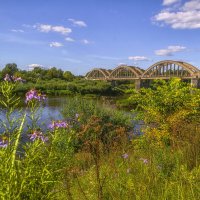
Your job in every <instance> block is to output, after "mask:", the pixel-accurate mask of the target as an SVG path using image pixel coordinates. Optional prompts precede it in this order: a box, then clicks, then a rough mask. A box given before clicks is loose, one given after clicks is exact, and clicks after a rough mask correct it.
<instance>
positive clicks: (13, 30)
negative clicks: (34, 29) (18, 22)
mask: <svg viewBox="0 0 200 200" xmlns="http://www.w3.org/2000/svg"><path fill="white" fill-rule="evenodd" d="M11 31H12V32H15V33H24V31H23V30H22V29H12V30H11Z"/></svg>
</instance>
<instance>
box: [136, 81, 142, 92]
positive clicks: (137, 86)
mask: <svg viewBox="0 0 200 200" xmlns="http://www.w3.org/2000/svg"><path fill="white" fill-rule="evenodd" d="M140 88H141V79H136V80H135V89H136V90H139V89H140Z"/></svg>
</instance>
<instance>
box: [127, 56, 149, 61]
mask: <svg viewBox="0 0 200 200" xmlns="http://www.w3.org/2000/svg"><path fill="white" fill-rule="evenodd" d="M128 59H129V60H133V61H148V60H149V59H148V58H147V57H145V56H129V57H128Z"/></svg>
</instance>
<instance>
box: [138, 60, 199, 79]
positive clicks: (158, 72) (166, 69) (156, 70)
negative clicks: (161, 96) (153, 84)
mask: <svg viewBox="0 0 200 200" xmlns="http://www.w3.org/2000/svg"><path fill="white" fill-rule="evenodd" d="M170 77H180V78H185V79H187V78H198V77H200V70H199V69H198V68H196V67H195V66H193V65H191V64H189V63H186V62H182V61H173V60H164V61H160V62H157V63H155V64H153V65H151V66H150V67H149V68H148V69H147V70H145V72H144V73H143V74H142V76H141V78H142V79H153V78H170Z"/></svg>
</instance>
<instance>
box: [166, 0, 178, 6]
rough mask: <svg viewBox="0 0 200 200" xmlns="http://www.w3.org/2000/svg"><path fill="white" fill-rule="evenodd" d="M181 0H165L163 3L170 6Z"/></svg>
mask: <svg viewBox="0 0 200 200" xmlns="http://www.w3.org/2000/svg"><path fill="white" fill-rule="evenodd" d="M179 1H180V0H163V5H164V6H169V5H171V4H174V3H177V2H179Z"/></svg>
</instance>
